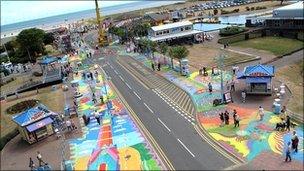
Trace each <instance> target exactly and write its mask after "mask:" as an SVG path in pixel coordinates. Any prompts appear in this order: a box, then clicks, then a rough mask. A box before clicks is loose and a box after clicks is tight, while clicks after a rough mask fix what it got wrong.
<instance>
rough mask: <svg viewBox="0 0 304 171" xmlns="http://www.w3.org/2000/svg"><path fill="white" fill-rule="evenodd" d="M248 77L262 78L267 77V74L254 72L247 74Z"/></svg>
mask: <svg viewBox="0 0 304 171" xmlns="http://www.w3.org/2000/svg"><path fill="white" fill-rule="evenodd" d="M249 76H255V77H262V76H268V74H265V73H262V72H254V73H251V74H249Z"/></svg>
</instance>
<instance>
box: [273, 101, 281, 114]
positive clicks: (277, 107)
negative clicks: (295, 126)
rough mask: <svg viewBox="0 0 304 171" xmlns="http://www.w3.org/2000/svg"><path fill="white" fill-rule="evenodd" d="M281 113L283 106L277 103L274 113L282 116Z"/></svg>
mask: <svg viewBox="0 0 304 171" xmlns="http://www.w3.org/2000/svg"><path fill="white" fill-rule="evenodd" d="M280 112H281V104H278V103H275V104H274V111H273V113H275V114H280Z"/></svg>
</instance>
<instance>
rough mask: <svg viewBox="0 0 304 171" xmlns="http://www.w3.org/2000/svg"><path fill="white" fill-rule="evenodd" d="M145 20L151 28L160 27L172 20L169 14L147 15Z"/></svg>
mask: <svg viewBox="0 0 304 171" xmlns="http://www.w3.org/2000/svg"><path fill="white" fill-rule="evenodd" d="M144 20H147V21H148V22H149V23H150V24H151V26H158V25H162V24H165V23H167V22H169V21H170V20H171V17H170V15H169V14H168V13H165V14H159V13H147V14H145V16H144Z"/></svg>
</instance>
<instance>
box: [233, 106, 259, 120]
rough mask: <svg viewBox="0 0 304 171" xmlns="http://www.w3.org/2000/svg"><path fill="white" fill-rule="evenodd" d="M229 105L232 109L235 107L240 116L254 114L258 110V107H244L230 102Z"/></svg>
mask: <svg viewBox="0 0 304 171" xmlns="http://www.w3.org/2000/svg"><path fill="white" fill-rule="evenodd" d="M227 107H228V109H229V110H230V111H232V110H233V109H235V110H236V112H237V113H238V115H239V116H240V117H242V116H249V115H252V114H253V113H254V112H256V111H257V110H258V109H250V108H243V107H241V106H238V105H235V104H233V103H229V104H228V106H227Z"/></svg>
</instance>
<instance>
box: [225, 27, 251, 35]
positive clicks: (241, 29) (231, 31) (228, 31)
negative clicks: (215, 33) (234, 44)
mask: <svg viewBox="0 0 304 171" xmlns="http://www.w3.org/2000/svg"><path fill="white" fill-rule="evenodd" d="M244 31H246V28H244V27H238V26H231V27H226V28H223V29H220V33H219V34H220V35H221V36H231V35H235V34H238V33H242V32H244Z"/></svg>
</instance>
